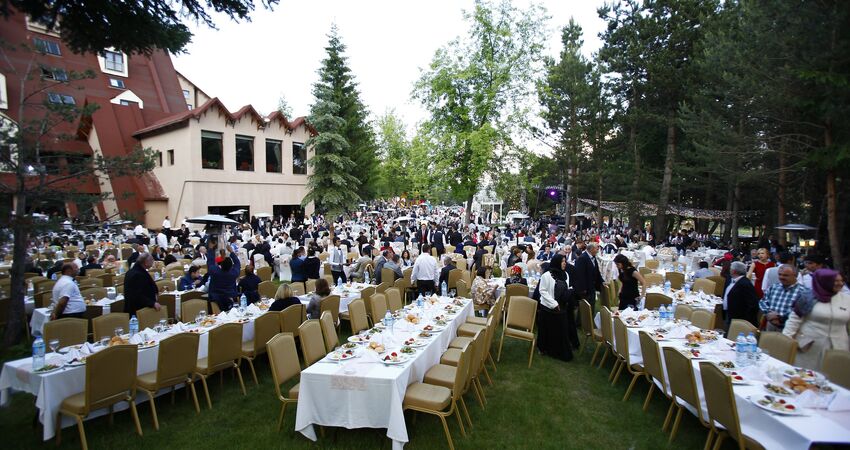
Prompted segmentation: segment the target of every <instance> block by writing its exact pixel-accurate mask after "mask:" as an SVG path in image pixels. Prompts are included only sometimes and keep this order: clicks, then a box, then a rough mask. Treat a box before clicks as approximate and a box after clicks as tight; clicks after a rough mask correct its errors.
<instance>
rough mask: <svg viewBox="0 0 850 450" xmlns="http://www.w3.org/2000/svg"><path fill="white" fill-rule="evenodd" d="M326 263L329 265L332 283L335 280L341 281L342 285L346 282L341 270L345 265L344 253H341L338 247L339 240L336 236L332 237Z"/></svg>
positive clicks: (343, 272)
mask: <svg viewBox="0 0 850 450" xmlns="http://www.w3.org/2000/svg"><path fill="white" fill-rule="evenodd" d="M328 263H329V264H330V268H331V276H332V277H333V279H334V282H336V281H337V280H342V282H343V283H345V282H347V281H348V280H347V279H346V278H345V271H344V270H343V266H344V265H345V253H343V252H342V248H341V247H340V245H339V238H338V237H336V236H334V239H333V245H332V246H331V249H330V255H329V256H328Z"/></svg>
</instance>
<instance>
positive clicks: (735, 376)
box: [726, 370, 747, 384]
mask: <svg viewBox="0 0 850 450" xmlns="http://www.w3.org/2000/svg"><path fill="white" fill-rule="evenodd" d="M726 374H727V375H729V377H730V378H732V384H747V379H746V378H744V376H743V375H741V374H740V373H738V372H736V371H734V370H732V371H727V372H726Z"/></svg>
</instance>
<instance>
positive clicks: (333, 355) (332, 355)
mask: <svg viewBox="0 0 850 450" xmlns="http://www.w3.org/2000/svg"><path fill="white" fill-rule="evenodd" d="M341 356H342V354H341V353H337V352H333V353H328V359H329V360H331V361H348V360H349V359H354V358H356V357H358V356H360V355H358V354H357V352H354V354H352V355H350V356H348V357H345V358H342V357H341Z"/></svg>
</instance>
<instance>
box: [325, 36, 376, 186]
mask: <svg viewBox="0 0 850 450" xmlns="http://www.w3.org/2000/svg"><path fill="white" fill-rule="evenodd" d="M325 51H327V53H328V56H327V58H325V59H324V60H322V66H321V67H320V68H319V81H318V82H316V84H315V86H314V89H313V95H314V96H315V97H316V101H317V103H318V102H331V103H334V104H336V105H337V108H338V117H340V118H342V119H343V123H342V126H341V127H340V128H339V129H338V130H337V132H338V133H339V135H340V136H341V137H342V138H343V139H344V140H345V142H346V143H347V146H346V147H345V149H344V150H343V152H344V155H345V156H346V157H348V158H349V159H350V160H351V161H352V162H353V163H354V166H353V167H352V169H351V173H356V174H357V177H356V178H355V179H354V182H353V183H352V184H351V185H350V186H349V188H350V189H352V190H353V191H354V192H358V193H360V196H361V197H362V198H363V199H370V198H373V197H374V194H375V192H376V181H377V179H376V178H377V171H376V170H375V169H377V167H378V158H377V147H376V145H375V136H374V133H373V131H372V128H371V126H370V125H369V123H368V116H369V113H368V111H367V110H366V107H365V106H364V105H363V102H361V101H360V93H359V92H358V91H357V82H356V81H355V80H354V75H353V74H352V73H351V69H350V68H349V67H348V58H346V57H345V56H344V53H345V44H343V43H342V40H341V39H340V37H339V33H338V30H337V27H336V25H334V26H332V27H331V32H330V34H329V35H328V46H327V47H325ZM318 131H319V132H321V131H322V130H320V129H319V130H318ZM316 170H324V169H323V168H322V166H321V165H318V166H316Z"/></svg>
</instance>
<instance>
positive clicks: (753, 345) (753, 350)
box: [747, 332, 759, 364]
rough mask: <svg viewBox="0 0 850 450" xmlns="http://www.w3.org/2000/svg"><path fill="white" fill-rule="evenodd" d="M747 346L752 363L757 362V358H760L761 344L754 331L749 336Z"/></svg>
mask: <svg viewBox="0 0 850 450" xmlns="http://www.w3.org/2000/svg"><path fill="white" fill-rule="evenodd" d="M747 347H748V348H747V358H748V359H749V360H750V364H755V363H756V362H758V361H756V359H757V358H758V351H759V344H758V341H757V340H756V336H755V335H754V334H753V333H752V332H751V333H750V334H749V336H747Z"/></svg>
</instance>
